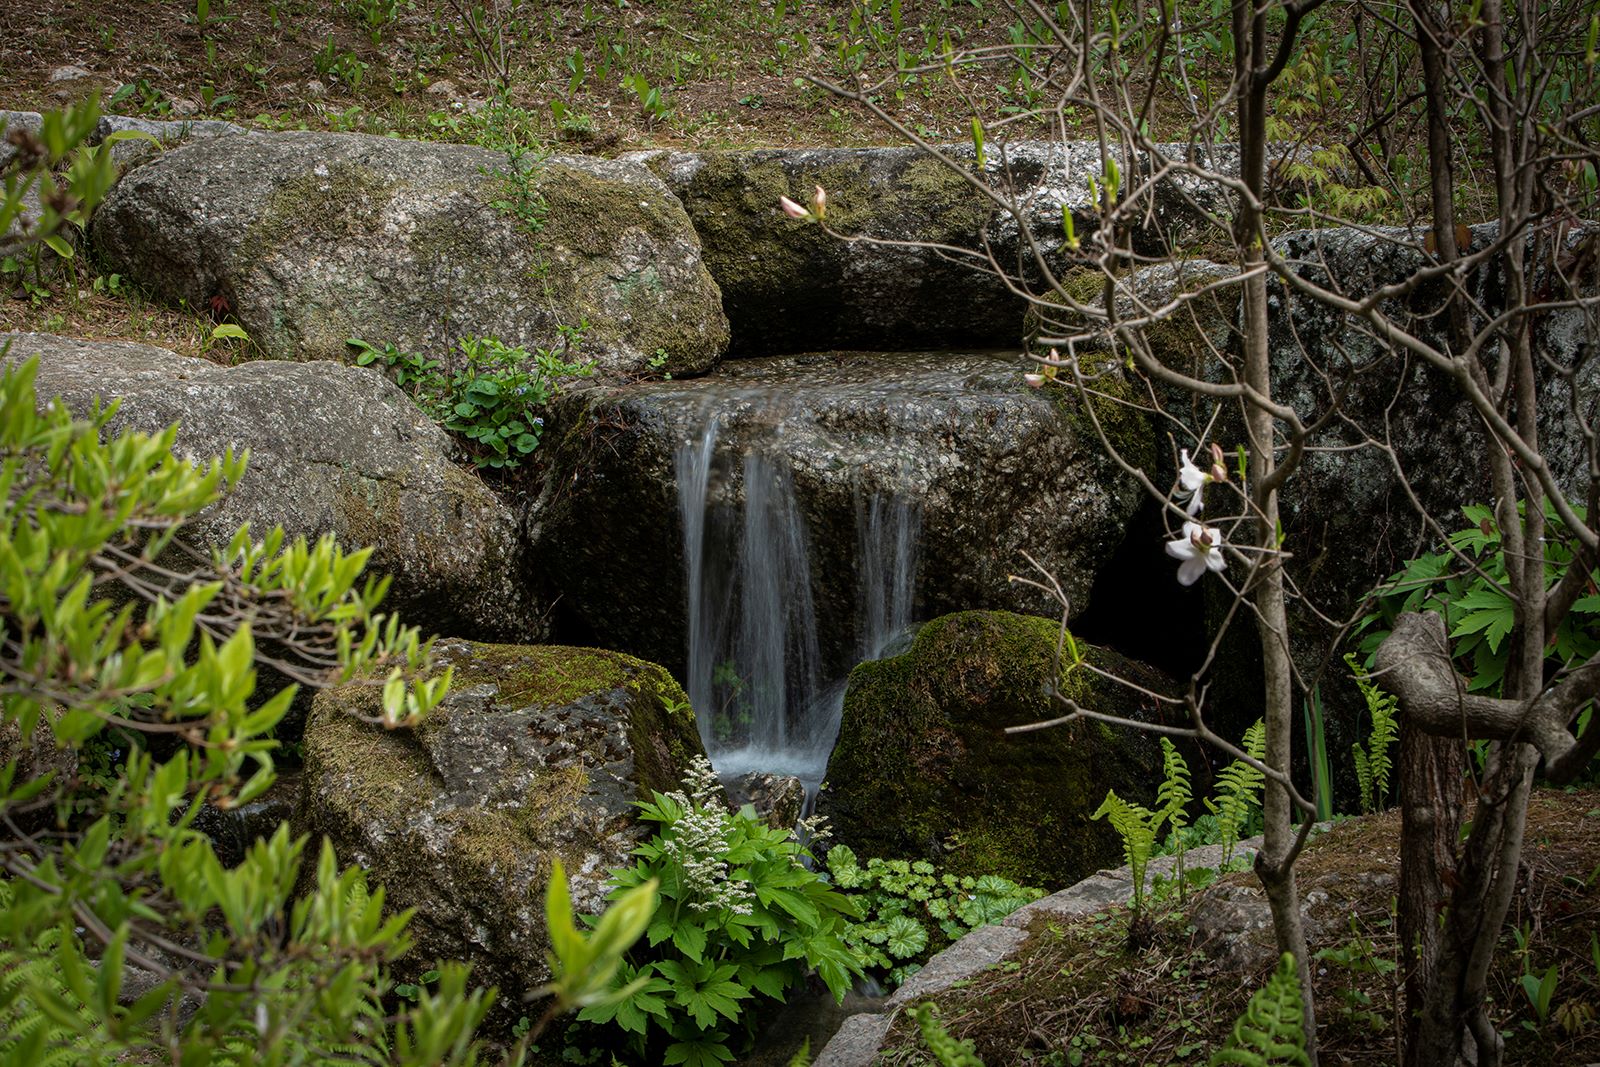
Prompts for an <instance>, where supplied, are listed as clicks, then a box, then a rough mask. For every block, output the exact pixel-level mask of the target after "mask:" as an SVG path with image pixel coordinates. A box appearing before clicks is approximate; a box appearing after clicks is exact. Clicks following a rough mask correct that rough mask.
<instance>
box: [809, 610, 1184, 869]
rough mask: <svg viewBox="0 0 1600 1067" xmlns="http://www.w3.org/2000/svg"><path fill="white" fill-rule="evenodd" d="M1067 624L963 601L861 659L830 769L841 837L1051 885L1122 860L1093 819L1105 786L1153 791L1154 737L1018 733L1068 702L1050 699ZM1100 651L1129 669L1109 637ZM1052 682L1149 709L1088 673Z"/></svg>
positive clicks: (881, 850)
mask: <svg viewBox="0 0 1600 1067" xmlns="http://www.w3.org/2000/svg"><path fill="white" fill-rule="evenodd" d="M1057 635H1058V624H1057V623H1056V622H1055V621H1053V620H1050V619H1041V618H1033V617H1030V616H1023V615H1012V614H1008V613H1005V612H963V613H959V614H956V615H948V616H945V617H943V618H941V619H937V620H935V621H934V622H931V623H929V624H928V625H927V626H925V627H923V629H922V631H921V632H920V633H919V634H918V636H917V638H916V640H915V641H914V642H913V644H912V647H911V649H910V650H909V651H907V652H906V653H905V654H904V655H901V656H897V657H894V658H893V659H888V660H880V661H876V662H871V663H864V664H861V665H860V666H858V667H857V668H856V670H855V671H854V672H852V674H851V677H850V684H849V690H848V692H847V695H846V697H845V710H844V717H843V721H842V723H841V727H840V734H839V743H838V746H837V747H836V749H835V751H834V756H833V759H832V761H831V762H830V763H829V768H828V783H829V788H828V792H827V794H826V796H827V804H828V808H829V811H830V813H831V814H832V815H833V818H834V821H835V824H836V825H837V827H838V830H839V836H840V839H841V840H842V841H844V842H845V843H847V844H849V845H851V847H853V848H855V849H856V851H857V852H858V853H860V854H863V855H879V856H906V855H913V856H918V855H928V856H931V857H935V858H941V859H943V860H944V861H945V862H947V863H950V864H952V865H953V866H954V867H956V868H957V869H958V870H961V871H965V872H969V873H997V874H1003V875H1005V876H1007V877H1010V878H1013V879H1016V880H1018V881H1021V882H1024V883H1028V884H1036V885H1047V886H1060V885H1065V884H1069V883H1071V882H1073V881H1076V880H1077V879H1078V878H1080V877H1082V876H1083V875H1085V874H1088V873H1091V872H1093V871H1094V870H1096V869H1098V868H1099V867H1101V866H1104V865H1105V864H1107V863H1110V862H1112V861H1114V860H1115V859H1116V858H1117V856H1118V850H1119V847H1120V846H1119V845H1118V842H1117V840H1116V837H1115V835H1114V834H1113V833H1112V832H1111V831H1110V829H1109V827H1107V826H1106V825H1105V824H1104V823H1103V822H1095V821H1093V820H1092V819H1091V818H1090V816H1091V815H1092V814H1093V812H1094V810H1095V808H1097V807H1098V806H1099V804H1100V801H1101V799H1102V798H1103V797H1104V795H1105V791H1106V789H1107V788H1108V787H1114V788H1116V789H1117V791H1118V792H1119V793H1121V794H1123V795H1129V796H1133V797H1142V798H1146V799H1149V798H1150V797H1151V796H1152V795H1153V792H1154V786H1155V780H1156V777H1157V776H1158V774H1159V758H1158V755H1157V749H1156V747H1155V745H1154V743H1153V742H1152V741H1151V740H1150V739H1149V738H1148V737H1146V736H1144V735H1141V734H1138V733H1137V732H1134V731H1116V732H1113V733H1111V734H1108V733H1107V732H1106V731H1104V730H1102V729H1101V728H1100V727H1099V726H1098V725H1096V724H1090V723H1076V724H1073V725H1070V726H1066V727H1058V728H1055V729H1052V730H1048V731H1041V732H1037V733H1030V734H1021V735H1007V734H1006V733H1005V728H1006V727H1008V726H1015V725H1021V724H1023V723H1028V722H1035V721H1038V720H1040V719H1045V718H1051V717H1054V716H1056V715H1059V714H1061V711H1062V707H1061V705H1059V704H1053V703H1052V702H1051V701H1050V699H1049V697H1048V696H1047V687H1049V686H1050V685H1051V683H1052V680H1053V676H1054V670H1055V668H1054V657H1055V646H1056V640H1057ZM1087 659H1088V661H1089V662H1090V663H1093V664H1096V665H1099V666H1106V667H1115V668H1117V669H1118V670H1122V669H1126V668H1128V667H1129V666H1130V665H1127V664H1126V663H1125V661H1121V660H1119V659H1118V658H1117V657H1114V656H1113V655H1112V654H1110V653H1107V652H1104V651H1101V650H1098V649H1088V650H1087ZM1145 677H1148V672H1146V674H1145ZM1054 683H1055V685H1056V686H1057V687H1058V688H1059V689H1060V691H1061V692H1063V693H1064V694H1066V695H1068V696H1070V697H1071V698H1072V699H1074V700H1077V701H1079V702H1080V703H1083V704H1086V705H1088V706H1095V707H1101V708H1105V709H1107V710H1116V711H1120V712H1123V713H1138V712H1140V711H1142V710H1145V709H1144V708H1143V706H1142V702H1141V700H1140V698H1139V697H1137V696H1135V695H1133V694H1132V692H1131V691H1128V690H1123V691H1121V692H1120V693H1119V692H1117V691H1115V690H1113V689H1112V688H1111V687H1110V686H1108V685H1107V684H1106V683H1103V682H1101V681H1100V680H1099V679H1098V678H1097V677H1096V676H1095V675H1093V674H1091V673H1090V672H1089V671H1087V670H1083V669H1069V670H1067V671H1066V672H1065V673H1064V674H1063V675H1062V676H1061V677H1060V678H1056V679H1054Z"/></svg>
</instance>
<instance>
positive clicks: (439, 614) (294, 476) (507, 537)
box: [0, 334, 544, 639]
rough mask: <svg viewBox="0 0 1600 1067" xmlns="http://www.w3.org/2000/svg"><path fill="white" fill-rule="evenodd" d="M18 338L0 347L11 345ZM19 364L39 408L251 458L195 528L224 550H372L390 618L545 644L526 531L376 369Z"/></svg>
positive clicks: (164, 360)
mask: <svg viewBox="0 0 1600 1067" xmlns="http://www.w3.org/2000/svg"><path fill="white" fill-rule="evenodd" d="M7 336H8V335H0V344H3V343H4V341H5V340H6V337H7ZM9 337H10V340H11V351H10V355H9V360H10V361H11V362H16V361H19V360H23V359H27V358H29V357H31V356H34V355H38V356H39V376H38V392H39V396H40V397H41V398H48V397H51V396H59V397H60V398H61V399H62V400H63V401H64V402H65V403H66V404H67V405H68V407H69V408H70V409H71V410H73V411H76V412H84V411H87V410H88V409H89V406H90V404H91V403H92V402H93V400H94V398H95V397H100V398H102V399H105V400H108V401H109V400H112V399H117V400H120V401H121V404H122V406H121V408H120V410H119V411H118V412H117V415H116V417H115V418H114V419H113V420H112V424H111V425H112V428H113V430H119V429H137V430H144V431H146V432H156V431H159V430H162V429H165V428H166V427H167V426H170V425H171V424H172V423H174V422H176V423H178V424H179V431H178V439H177V445H176V448H177V451H178V452H179V453H181V454H183V455H185V456H188V457H190V458H193V459H196V460H205V459H209V458H210V457H212V456H219V455H221V454H222V453H223V452H224V451H226V450H227V449H230V448H232V449H234V450H235V451H240V450H243V449H249V451H250V464H249V468H248V470H247V471H246V472H245V476H244V477H243V478H242V479H240V482H239V484H238V486H237V487H236V488H235V490H234V491H233V492H232V493H231V494H229V495H228V496H226V497H225V498H224V499H222V500H221V501H219V502H217V503H216V504H214V505H212V506H211V507H209V508H207V509H206V510H205V511H204V512H202V513H201V514H200V515H199V516H198V517H197V518H196V519H195V520H194V521H193V522H192V523H191V524H190V526H189V527H188V530H189V534H188V536H189V538H190V539H191V540H193V541H195V542H196V543H199V544H202V545H203V544H208V543H209V544H226V543H227V541H228V539H229V538H231V537H232V536H233V533H234V531H235V530H237V529H238V527H239V526H240V524H242V523H245V522H248V523H250V525H251V526H252V528H253V529H255V530H256V531H257V533H258V535H264V534H265V533H266V532H267V531H268V530H270V529H271V528H272V527H273V526H280V525H281V526H282V527H283V528H284V530H285V531H286V532H287V533H288V534H289V535H290V536H291V537H293V536H299V535H304V536H305V537H307V538H316V537H318V536H320V535H322V534H324V533H332V534H335V535H337V536H338V538H339V540H340V542H341V543H342V544H343V545H344V546H345V547H346V548H350V549H355V548H360V547H362V546H371V547H372V549H373V554H372V559H371V562H370V563H369V565H368V566H369V571H370V572H371V573H374V574H388V575H391V576H392V577H393V579H394V584H393V586H392V588H391V591H390V594H389V598H388V600H387V601H386V606H387V607H390V608H394V609H397V610H399V611H400V612H401V613H402V614H403V615H405V617H406V618H407V620H408V621H410V622H412V623H415V624H417V625H420V626H423V627H424V628H426V629H428V630H432V631H435V632H440V633H447V634H456V635H461V636H472V637H500V636H504V637H520V638H523V639H528V638H530V637H532V638H533V639H538V637H540V636H543V631H542V628H543V625H544V623H543V620H542V613H541V611H540V609H539V605H537V604H536V603H534V601H533V600H532V597H531V593H530V583H529V582H528V580H527V579H526V577H525V574H524V571H525V566H524V558H523V556H524V553H523V548H522V544H521V541H520V539H519V524H518V521H517V518H516V516H515V515H513V514H512V512H511V511H510V509H509V508H507V507H506V505H505V504H503V503H501V501H500V499H499V498H498V497H496V496H495V494H494V493H493V492H492V491H491V490H490V489H489V488H488V487H487V486H486V485H484V484H483V482H482V480H480V479H479V478H478V477H477V476H476V475H474V474H472V473H471V472H470V471H468V470H466V469H464V468H463V467H462V466H461V465H459V464H457V463H454V462H452V445H451V442H450V440H449V438H448V437H446V436H445V434H444V432H443V431H441V430H440V429H439V428H438V427H437V426H435V425H434V424H433V423H432V422H431V421H429V420H428V419H427V418H426V417H425V416H423V414H422V413H421V412H420V411H418V410H417V407H416V405H415V404H413V403H412V402H411V400H410V399H409V398H408V397H406V396H405V394H403V393H402V392H400V390H399V389H398V388H396V387H395V386H394V385H393V384H392V383H391V382H389V381H388V380H387V379H386V378H384V377H383V375H381V374H379V373H377V372H376V371H375V370H371V369H366V368H357V367H346V366H342V365H340V364H337V363H325V362H324V363H285V362H278V361H263V362H258V363H247V364H245V365H243V366H238V367H222V366H218V365H217V364H215V363H210V362H207V361H206V360H203V359H194V358H192V357H188V356H179V355H177V354H175V353H173V352H169V351H167V350H166V349H163V348H155V347H152V346H150V345H139V344H129V343H125V342H116V341H77V340H72V339H69V338H64V337H53V336H49V335H46V334H13V335H9Z"/></svg>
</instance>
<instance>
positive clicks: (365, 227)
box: [92, 133, 728, 373]
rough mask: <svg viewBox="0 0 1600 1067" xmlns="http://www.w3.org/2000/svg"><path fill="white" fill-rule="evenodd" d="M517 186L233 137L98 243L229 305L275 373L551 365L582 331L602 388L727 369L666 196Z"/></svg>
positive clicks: (148, 181) (287, 138) (655, 183)
mask: <svg viewBox="0 0 1600 1067" xmlns="http://www.w3.org/2000/svg"><path fill="white" fill-rule="evenodd" d="M511 170H512V167H511V164H510V162H509V161H508V160H507V158H506V156H505V155H503V154H499V153H495V152H491V151H489V150H487V149H483V148H478V147H474V146H469V145H449V144H433V143H423V142H413V141H399V140H394V139H392V138H386V137H371V136H366V135H360V134H314V133H271V134H254V135H251V136H248V137H221V138H216V139H213V140H209V141H205V142H202V143H197V144H191V145H187V146H185V147H182V148H179V149H175V150H173V151H171V152H167V153H165V154H164V155H162V156H161V157H160V158H159V159H156V160H154V161H152V162H150V163H147V164H146V165H144V166H141V167H139V168H137V169H136V170H134V171H133V172H131V173H130V174H129V175H128V176H127V177H126V178H124V179H123V181H122V182H120V183H119V184H118V185H117V186H116V188H115V189H113V190H112V192H111V195H110V196H109V197H107V199H106V202H105V204H104V205H103V206H102V207H101V209H100V210H99V212H98V213H97V214H96V216H95V221H94V226H93V229H92V237H93V241H94V244H95V246H96V248H97V249H98V250H99V252H100V253H101V255H102V256H103V257H104V259H105V261H106V263H107V264H108V266H110V267H111V269H114V270H118V271H120V272H121V273H123V274H124V275H126V276H127V277H128V278H130V279H133V280H135V281H137V282H138V283H139V284H140V285H142V286H144V287H146V288H147V289H149V290H150V291H152V292H154V293H155V294H157V295H158V296H160V297H161V298H163V299H166V300H169V301H172V302H175V303H176V302H180V301H181V302H185V303H187V305H188V306H189V307H191V308H207V307H211V306H213V301H214V300H217V301H220V306H226V308H227V309H228V310H229V311H231V312H232V313H233V314H234V315H236V316H237V317H238V320H239V322H240V324H241V325H243V326H244V327H245V329H246V330H247V331H249V333H250V336H251V338H252V339H253V340H254V341H255V342H256V344H258V345H260V346H261V348H262V349H263V350H264V351H266V352H267V353H268V354H270V355H272V356H276V357H283V358H291V359H346V358H348V351H349V350H348V348H347V346H346V344H345V342H346V340H347V339H348V338H350V337H361V338H364V339H366V340H367V341H370V342H373V343H383V342H389V341H392V342H394V343H395V344H397V345H399V346H400V347H402V348H404V349H407V350H410V351H418V352H426V353H429V354H431V355H434V356H440V357H444V356H448V355H449V354H450V353H451V352H452V351H453V350H454V349H455V346H456V343H457V341H458V340H460V339H461V338H463V337H468V336H493V337H498V338H500V340H502V341H505V342H506V343H508V344H521V345H527V346H529V347H530V348H531V347H540V348H551V347H554V346H557V345H558V344H559V343H560V342H561V340H562V338H561V333H560V328H561V327H576V328H579V329H581V330H582V331H583V340H582V343H581V345H580V346H579V348H578V350H577V354H578V355H579V356H580V357H586V358H593V359H596V360H598V361H599V363H600V365H601V368H602V369H603V370H611V371H618V372H629V373H631V372H638V371H642V370H644V369H646V368H647V367H648V366H649V364H650V361H651V360H652V359H662V360H663V362H661V364H660V366H659V367H658V368H657V369H662V370H666V371H672V372H677V373H696V372H699V371H702V370H705V369H706V368H707V367H710V366H711V365H712V364H714V363H715V362H716V360H717V358H718V357H719V356H720V355H721V353H722V350H723V349H724V348H725V347H726V346H727V339H728V333H727V321H726V319H725V318H724V317H723V314H722V309H721V304H720V297H719V294H718V292H717V287H716V285H715V284H714V283H713V282H712V281H711V277H710V275H708V274H707V273H706V270H705V267H704V266H703V265H702V263H701V261H700V243H699V240H698V239H697V238H696V236H695V233H694V230H693V228H692V227H691V226H690V225H689V220H688V217H687V216H686V215H685V214H684V212H683V208H682V206H681V205H680V204H679V203H678V201H677V200H676V199H675V198H674V197H673V195H672V194H671V192H670V191H669V190H668V189H667V187H666V186H665V185H663V184H662V183H661V182H660V181H659V180H658V179H657V178H655V177H654V176H652V175H651V174H650V173H649V172H648V171H647V170H645V169H644V168H643V167H641V166H639V165H637V164H633V163H624V162H618V161H612V160H602V159H593V158H588V157H578V156H553V157H550V158H548V159H545V160H543V161H542V162H540V163H538V164H536V165H535V166H534V169H533V170H532V171H531V172H530V176H529V177H528V178H527V179H526V181H525V182H517V181H512V180H510V179H509V178H508V177H507V175H508V174H509V173H510V172H511ZM524 184H525V185H526V188H524V187H523V186H524Z"/></svg>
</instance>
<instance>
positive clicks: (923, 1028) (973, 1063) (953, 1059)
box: [906, 1001, 984, 1067]
mask: <svg viewBox="0 0 1600 1067" xmlns="http://www.w3.org/2000/svg"><path fill="white" fill-rule="evenodd" d="M906 1014H908V1015H910V1016H911V1018H912V1020H913V1021H915V1022H916V1024H917V1030H918V1031H919V1032H920V1033H921V1035H922V1043H923V1044H924V1045H926V1046H928V1051H929V1052H931V1053H933V1057H934V1059H936V1060H938V1061H939V1064H940V1067H984V1065H983V1061H982V1060H980V1059H979V1058H978V1050H977V1049H975V1048H973V1047H972V1042H971V1041H958V1040H956V1039H955V1038H953V1037H951V1036H950V1033H949V1031H947V1030H946V1029H945V1028H944V1024H943V1023H941V1022H940V1021H939V1014H938V1009H937V1008H935V1007H934V1005H933V1003H932V1002H931V1001H923V1002H922V1003H921V1004H918V1005H917V1006H916V1007H914V1008H911V1009H910V1010H909V1011H907V1013H906Z"/></svg>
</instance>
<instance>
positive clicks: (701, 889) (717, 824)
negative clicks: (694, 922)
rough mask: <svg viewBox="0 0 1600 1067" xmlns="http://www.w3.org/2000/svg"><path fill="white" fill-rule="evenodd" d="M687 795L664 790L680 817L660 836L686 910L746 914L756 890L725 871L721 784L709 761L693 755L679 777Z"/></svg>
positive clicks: (725, 810) (725, 819) (725, 814)
mask: <svg viewBox="0 0 1600 1067" xmlns="http://www.w3.org/2000/svg"><path fill="white" fill-rule="evenodd" d="M684 785H685V786H687V787H688V789H689V794H688V795H687V796H686V795H684V794H683V793H681V792H672V793H668V794H667V796H668V797H669V798H670V799H672V800H673V801H676V802H677V803H678V804H679V805H680V806H681V807H682V808H683V815H682V816H681V817H680V818H678V819H677V820H676V821H674V822H673V823H672V825H671V826H670V827H669V828H668V829H667V832H665V833H663V834H662V842H661V851H662V852H663V853H665V854H666V855H667V857H668V858H670V859H671V860H672V861H673V862H674V863H675V864H677V867H678V869H679V871H681V872H682V875H683V888H684V890H685V895H686V897H687V898H688V902H689V908H690V910H691V911H697V912H716V911H727V912H728V913H729V914H732V915H749V914H750V911H751V908H750V905H751V902H752V901H754V900H755V891H754V890H753V889H752V888H751V887H750V884H749V883H748V882H746V881H743V880H742V879H737V878H733V877H731V876H730V873H729V869H728V861H727V855H728V848H729V833H730V831H731V827H730V826H729V825H728V819H729V814H728V808H727V806H726V805H725V804H724V803H723V801H722V796H723V792H722V783H721V781H719V780H718V778H717V775H716V772H715V771H713V770H712V769H711V762H710V761H709V760H707V759H706V758H705V757H704V756H697V757H696V758H695V760H694V762H693V763H691V764H690V765H689V773H688V774H687V775H685V776H684Z"/></svg>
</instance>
